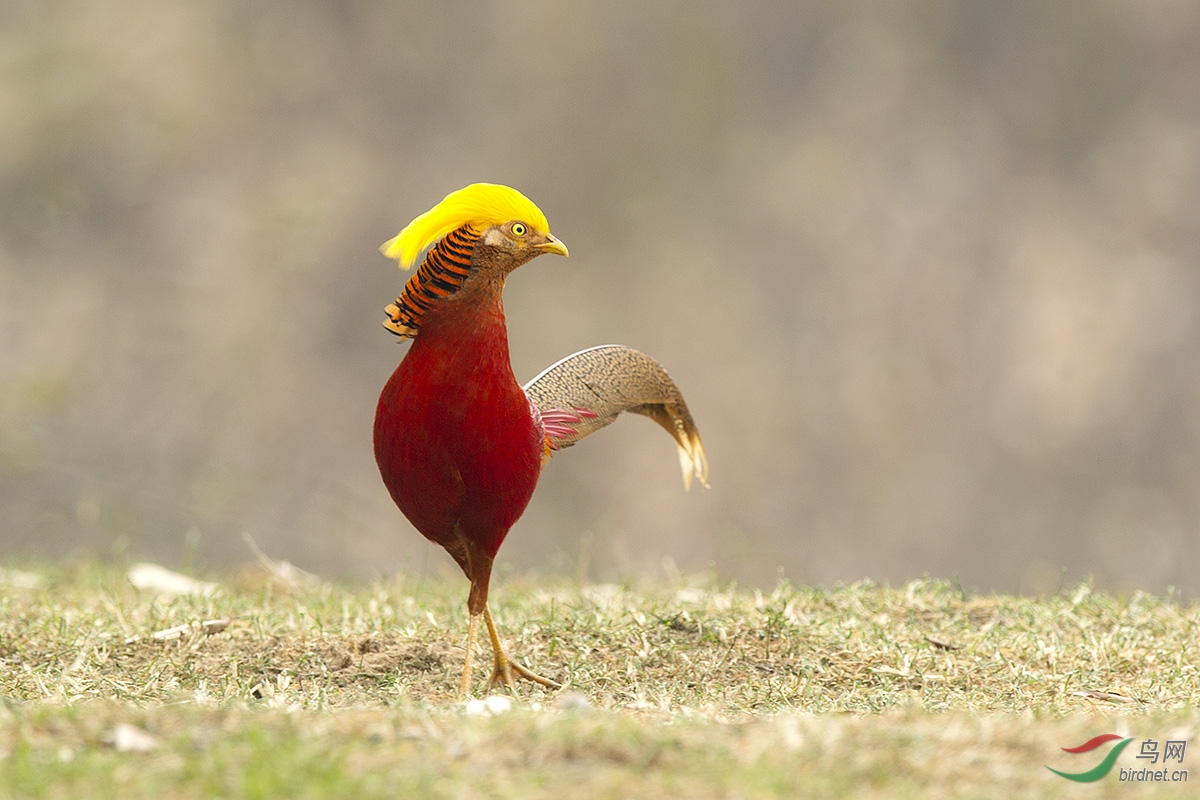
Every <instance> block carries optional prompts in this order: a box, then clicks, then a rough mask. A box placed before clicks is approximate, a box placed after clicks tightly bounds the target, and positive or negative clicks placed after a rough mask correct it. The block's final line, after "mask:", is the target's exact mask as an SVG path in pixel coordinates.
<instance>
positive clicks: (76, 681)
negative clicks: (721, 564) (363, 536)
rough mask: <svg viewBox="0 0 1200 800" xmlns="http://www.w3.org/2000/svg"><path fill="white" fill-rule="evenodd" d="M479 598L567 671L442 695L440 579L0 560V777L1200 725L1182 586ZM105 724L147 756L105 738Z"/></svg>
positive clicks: (228, 777)
mask: <svg viewBox="0 0 1200 800" xmlns="http://www.w3.org/2000/svg"><path fill="white" fill-rule="evenodd" d="M497 589H498V591H497V592H496V593H495V599H494V603H495V605H494V607H493V610H494V612H495V613H496V615H497V618H498V621H499V623H500V625H501V628H502V632H503V634H504V635H505V638H506V640H507V641H508V643H509V644H510V646H511V649H512V651H513V652H514V653H516V654H519V655H520V657H521V658H523V659H524V660H525V661H526V662H527V663H528V664H530V665H531V666H533V667H534V668H535V669H538V670H540V671H542V672H543V674H546V675H548V676H550V677H555V678H558V679H560V680H564V681H565V682H567V683H568V684H569V688H568V690H566V691H564V692H562V693H552V692H546V691H544V690H542V689H540V688H538V687H534V686H522V687H521V688H520V689H519V691H518V692H517V697H515V698H504V699H503V700H499V701H493V702H492V703H491V705H490V706H489V705H485V704H482V703H478V702H476V703H475V704H472V705H464V704H463V703H460V702H457V701H456V700H455V698H454V696H453V693H454V691H455V688H456V686H457V679H458V674H459V670H460V667H461V653H462V650H461V640H462V638H463V635H464V631H465V613H464V612H465V609H464V602H463V600H464V595H465V588H464V585H463V582H462V581H461V580H445V581H441V580H439V581H432V582H420V583H416V582H413V581H411V580H408V581H406V580H403V579H398V580H396V581H393V582H388V583H378V584H374V585H369V586H339V585H334V584H329V583H315V584H306V583H304V582H300V581H294V582H280V581H278V580H275V579H273V578H270V577H268V576H265V575H263V574H261V573H257V572H249V573H245V574H243V575H240V576H238V577H236V578H233V579H231V580H229V581H225V582H220V583H219V586H218V588H217V590H216V591H215V592H213V593H212V594H209V595H195V594H193V595H181V596H176V597H174V598H164V597H162V596H155V595H151V594H147V593H145V592H139V591H138V590H136V589H134V588H133V587H132V586H131V585H130V584H129V583H128V581H127V580H125V577H124V575H123V573H122V572H120V571H117V570H113V569H108V568H104V567H100V566H95V565H91V566H85V567H79V568H75V569H72V570H67V571H62V570H57V571H56V570H36V571H34V572H14V571H7V572H3V571H0V694H2V696H3V698H4V700H5V705H4V706H3V707H0V797H6V796H61V795H70V794H71V793H72V792H78V791H80V790H82V789H84V788H86V789H87V790H88V792H87V793H88V794H89V795H91V796H98V797H109V796H112V797H115V796H122V797H129V796H132V797H138V796H147V797H149V796H164V795H166V796H180V797H202V796H206V795H210V794H220V795H223V796H264V797H265V796H294V797H338V796H356V797H371V796H380V797H383V796H395V795H396V794H397V791H396V789H397V787H398V786H401V787H404V788H405V790H406V793H408V794H415V795H417V796H422V795H424V796H459V795H463V794H468V793H474V794H480V793H482V794H485V795H492V796H508V795H509V794H513V793H516V792H517V791H518V790H520V791H522V792H523V793H524V794H525V795H527V796H530V797H537V796H549V795H553V794H561V793H562V792H564V791H568V790H571V789H573V788H578V786H579V785H580V782H581V781H587V783H588V785H589V786H590V787H591V788H592V789H593V790H594V791H592V792H591V793H592V794H594V795H597V796H608V795H611V796H614V797H616V796H628V795H630V794H641V795H647V796H649V795H654V796H688V797H724V796H738V797H775V796H781V797H782V796H791V795H794V794H796V793H798V792H799V791H800V790H801V788H802V789H803V793H804V794H808V795H811V796H828V797H841V796H856V797H862V796H872V794H873V793H874V794H875V795H877V796H880V797H892V796H914V797H917V796H920V797H935V796H947V797H957V796H964V794H965V795H966V796H979V797H992V796H995V797H1010V796H1030V795H1031V794H1040V793H1044V794H1046V796H1058V794H1059V793H1063V792H1068V791H1069V790H1071V789H1072V788H1073V784H1068V782H1066V781H1063V780H1062V779H1060V778H1056V777H1055V776H1053V775H1050V774H1049V773H1048V772H1047V771H1046V770H1044V769H1043V768H1042V765H1043V764H1045V763H1056V764H1058V765H1060V766H1061V765H1062V764H1063V763H1065V762H1063V761H1061V760H1058V761H1055V759H1060V758H1061V754H1060V752H1059V751H1058V749H1057V748H1058V747H1061V746H1066V745H1073V744H1078V743H1079V742H1082V741H1084V740H1085V739H1087V738H1090V737H1091V736H1093V735H1095V734H1096V733H1100V732H1107V731H1108V730H1111V729H1118V730H1121V731H1122V732H1129V733H1128V735H1131V736H1140V737H1142V738H1151V737H1155V738H1165V737H1167V736H1168V734H1169V735H1171V736H1174V737H1176V738H1179V737H1182V738H1188V737H1189V736H1190V737H1193V738H1196V732H1197V730H1200V714H1198V713H1197V710H1196V706H1197V700H1198V699H1200V675H1198V674H1197V666H1196V665H1197V663H1198V662H1200V658H1198V656H1200V636H1197V627H1198V625H1197V623H1198V622H1200V607H1197V606H1195V605H1189V606H1183V605H1180V604H1178V603H1175V602H1173V601H1170V600H1162V599H1157V598H1153V597H1149V596H1146V595H1134V596H1132V597H1127V598H1119V597H1114V596H1112V595H1107V594H1103V593H1098V592H1093V591H1091V589H1090V588H1089V587H1088V586H1086V585H1084V586H1079V587H1076V588H1073V589H1071V590H1069V591H1067V592H1065V593H1063V594H1060V595H1057V596H1054V597H1049V598H1039V599H1029V598H1018V597H1007V596H986V595H973V594H967V593H964V592H962V591H960V590H958V589H956V588H954V587H952V586H950V585H948V584H946V583H941V582H934V581H919V582H914V583H911V584H909V585H907V586H905V587H903V588H900V589H891V588H886V587H881V586H877V585H874V584H871V583H858V584H854V585H850V586H843V587H838V588H836V589H833V590H829V591H825V590H816V589H808V588H800V587H793V586H791V585H788V584H781V585H780V586H778V587H777V588H776V589H775V590H774V591H772V592H770V593H760V592H755V591H740V590H737V589H736V588H733V587H721V586H718V585H716V584H715V583H713V582H711V581H705V580H693V581H676V582H674V584H673V585H670V586H663V585H656V586H636V587H631V586H615V585H603V586H584V587H579V586H575V585H571V584H566V583H561V582H560V583H533V582H524V581H514V580H504V581H502V582H500V584H499V585H498V586H497ZM226 619H227V620H229V624H228V625H227V626H224V627H223V628H222V626H221V625H215V626H210V630H211V629H214V628H222V629H221V630H220V631H219V632H215V633H211V634H209V633H207V632H206V630H205V629H204V627H203V625H202V623H203V622H204V621H205V620H226ZM180 626H184V627H182V628H181V627H180ZM171 629H175V630H176V632H177V635H176V636H175V638H171V639H167V640H162V639H161V638H155V635H154V634H155V633H156V632H161V631H167V630H171ZM485 658H486V653H484V652H480V653H479V673H480V676H481V677H480V680H482V679H483V678H484V677H486V675H487V674H488V669H487V663H486V660H485ZM481 693H482V685H479V686H477V694H481ZM838 712H841V713H838ZM931 712H936V713H931ZM122 722H125V723H131V724H133V725H135V726H137V727H138V728H139V729H141V730H144V731H147V732H149V733H150V734H151V735H152V736H153V737H154V738H155V740H156V742H157V746H156V747H154V749H153V751H152V752H149V753H121V752H115V748H113V747H110V746H106V745H105V742H106V741H110V743H111V737H112V736H113V732H114V730H115V729H116V727H117V726H118V724H119V723H122ZM1192 747H1193V748H1194V751H1195V750H1200V743H1196V744H1194V745H1192ZM1122 758H1123V761H1122V762H1120V763H1122V764H1124V763H1125V761H1128V762H1129V763H1128V764H1127V766H1132V765H1134V764H1135V758H1134V749H1132V748H1131V749H1130V750H1129V752H1128V754H1127V755H1126V756H1123V757H1122ZM1187 760H1188V761H1189V762H1193V763H1200V759H1197V758H1196V756H1195V755H1194V754H1193V755H1192V756H1190V757H1189V758H1188V759H1187ZM1080 764H1082V757H1080ZM1075 766H1078V765H1076V764H1075V763H1074V762H1071V763H1069V764H1068V765H1067V767H1065V768H1068V769H1070V768H1074V767H1075ZM1084 766H1091V764H1087V765H1084ZM1137 766H1142V764H1137ZM1184 766H1185V767H1188V766H1189V764H1186V763H1185V764H1184ZM1193 771H1194V772H1197V773H1198V774H1197V776H1196V781H1195V782H1194V783H1193V785H1196V782H1200V770H1196V769H1193ZM100 775H103V776H104V777H103V778H100V777H98V776H100ZM4 787H19V788H18V789H16V790H13V789H7V790H6V789H5V788H4ZM1092 788H1094V789H1095V790H1096V791H1094V792H1093V793H1092V794H1090V795H1089V796H1100V797H1104V796H1108V795H1107V794H1105V792H1118V793H1119V791H1120V790H1122V789H1124V788H1127V787H1124V786H1122V785H1120V784H1118V783H1117V781H1116V779H1115V775H1110V777H1109V779H1107V780H1106V781H1105V782H1104V783H1103V785H1101V784H1096V785H1094V786H1093V787H1092ZM1174 789H1175V796H1177V792H1178V787H1174ZM6 791H10V792H14V793H12V794H7V795H6V794H5V792H6ZM1141 791H1142V792H1143V794H1144V793H1145V792H1146V791H1150V792H1153V788H1152V787H1143V788H1142V790H1141ZM1163 791H1166V790H1165V789H1164V790H1163ZM1062 796H1067V794H1062ZM1112 796H1117V795H1116V794H1112ZM1164 796H1167V795H1164Z"/></svg>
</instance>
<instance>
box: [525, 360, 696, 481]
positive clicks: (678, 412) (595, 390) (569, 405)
mask: <svg viewBox="0 0 1200 800" xmlns="http://www.w3.org/2000/svg"><path fill="white" fill-rule="evenodd" d="M525 393H526V394H527V395H528V396H529V399H530V401H531V402H532V403H533V404H534V405H535V406H536V407H537V409H538V411H540V412H541V414H542V418H543V420H544V422H545V423H546V443H547V446H548V449H549V450H558V449H561V448H563V447H570V446H571V445H573V444H574V443H575V442H577V441H579V440H580V439H582V438H584V437H585V436H588V435H589V434H591V433H593V432H594V431H598V430H600V429H601V428H603V427H604V426H605V425H608V424H610V423H611V422H612V421H613V420H615V419H616V418H617V416H618V415H619V414H620V413H621V412H622V411H630V412H632V413H634V414H641V415H643V416H646V417H649V418H650V419H652V420H654V421H655V422H657V423H658V424H659V425H661V426H662V427H663V428H664V429H665V430H666V431H667V432H668V433H670V434H671V436H672V437H673V438H674V439H675V443H676V445H677V447H678V450H679V466H680V468H681V469H682V471H683V485H684V488H685V489H686V488H691V484H692V477H693V476H695V477H696V479H697V480H699V481H700V483H702V484H703V485H704V486H708V459H707V457H706V456H705V455H704V445H703V444H702V443H701V441H700V431H699V430H697V429H696V423H695V422H694V421H693V420H692V415H691V413H690V412H689V411H688V407H687V403H685V402H684V400H683V393H682V392H680V391H679V387H677V386H676V385H675V382H674V381H673V380H671V376H670V375H668V374H667V371H666V370H665V369H663V367H662V365H661V364H659V363H658V362H657V361H655V360H654V359H653V358H651V357H650V356H648V355H646V354H645V353H641V352H638V351H637V350H633V349H631V348H629V347H624V346H622V345H614V344H607V345H601V346H599V347H592V348H589V349H587V350H581V351H580V352H578V353H575V354H574V355H571V356H567V357H566V358H564V359H563V360H562V361H559V362H558V363H557V364H554V365H553V366H551V367H548V368H547V369H546V370H544V371H543V372H542V373H541V374H540V375H538V376H537V377H536V378H534V379H533V380H531V381H530V382H529V383H528V384H526V386H525Z"/></svg>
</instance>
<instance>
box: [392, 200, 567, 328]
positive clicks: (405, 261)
mask: <svg viewBox="0 0 1200 800" xmlns="http://www.w3.org/2000/svg"><path fill="white" fill-rule="evenodd" d="M431 246H432V247H433V249H432V250H430V252H429V255H428V256H427V257H426V259H425V263H424V264H422V265H421V268H420V269H419V270H417V273H416V274H415V275H413V277H412V278H410V279H409V281H408V283H407V284H406V285H405V287H404V292H403V293H402V294H401V295H400V296H399V297H397V298H396V302H395V303H393V304H392V305H389V306H388V307H387V309H386V310H387V314H388V319H387V320H385V321H384V323H383V325H384V327H385V328H387V329H388V330H390V331H392V332H393V333H395V334H397V335H398V336H402V337H406V338H411V337H413V336H415V335H416V331H417V327H418V326H419V325H420V322H421V316H422V315H423V314H424V312H425V310H426V309H428V308H429V307H430V305H431V304H432V303H436V302H438V301H439V300H440V299H443V298H445V297H447V296H448V295H450V294H454V293H456V292H457V291H458V290H459V289H460V288H462V287H463V286H465V285H467V284H468V283H469V282H472V281H496V280H499V281H500V282H503V279H504V278H505V277H506V276H507V275H508V273H510V272H512V271H513V270H514V269H516V268H517V267H519V266H521V265H522V264H525V263H527V262H528V261H530V260H532V259H533V258H536V257H537V256H540V255H541V254H542V253H557V254H558V255H560V256H565V255H567V246H566V245H565V244H563V243H562V241H561V240H559V239H557V238H555V236H554V234H552V233H550V224H549V223H548V222H547V221H546V215H545V214H543V213H542V211H541V209H539V208H538V207H537V206H536V205H534V204H533V201H531V200H530V199H529V198H527V197H526V196H525V195H523V194H521V193H520V192H518V191H517V190H516V189H513V188H510V187H508V186H501V185H499V184H494V183H473V184H471V185H470V186H467V187H466V188H463V189H459V190H458V191H457V192H451V193H450V194H448V195H446V197H445V198H444V199H443V200H442V202H440V203H438V204H437V205H436V206H434V207H433V208H431V209H429V210H428V211H426V212H425V213H424V214H422V215H421V216H419V217H417V218H416V219H414V220H413V221H412V222H410V223H408V225H406V226H405V228H404V230H402V231H400V233H399V234H397V235H396V236H395V237H394V238H392V239H389V240H388V241H387V242H384V244H383V245H382V246H381V247H380V248H379V249H380V250H381V251H382V252H383V254H384V255H385V256H387V257H388V258H394V259H396V261H397V262H398V263H399V264H400V267H401V268H402V269H411V268H412V266H413V265H414V264H415V263H416V262H417V259H418V258H419V257H420V255H421V253H422V252H423V251H425V250H426V249H428V248H430V247H431Z"/></svg>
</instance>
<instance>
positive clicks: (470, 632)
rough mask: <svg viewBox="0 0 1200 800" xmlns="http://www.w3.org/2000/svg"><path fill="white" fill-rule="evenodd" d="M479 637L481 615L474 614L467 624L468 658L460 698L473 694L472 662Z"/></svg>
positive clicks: (465, 662)
mask: <svg viewBox="0 0 1200 800" xmlns="http://www.w3.org/2000/svg"><path fill="white" fill-rule="evenodd" d="M478 635H479V615H478V614H472V615H471V621H470V622H469V623H468V624H467V658H466V661H464V662H463V671H462V683H460V684H459V685H458V696H459V697H466V696H467V695H468V694H470V692H471V662H472V661H473V660H474V659H475V637H476V636H478Z"/></svg>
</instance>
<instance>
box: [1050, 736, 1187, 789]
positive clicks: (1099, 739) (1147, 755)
mask: <svg viewBox="0 0 1200 800" xmlns="http://www.w3.org/2000/svg"><path fill="white" fill-rule="evenodd" d="M1132 741H1133V737H1129V738H1124V737H1121V736H1118V735H1117V734H1115V733H1103V734H1101V735H1099V736H1096V737H1093V738H1091V739H1088V740H1087V741H1086V742H1084V743H1083V744H1081V745H1078V746H1076V747H1064V748H1063V751H1064V752H1067V753H1076V754H1077V753H1090V752H1092V751H1093V750H1095V749H1097V748H1099V747H1103V746H1104V745H1106V744H1108V743H1109V742H1116V744H1115V745H1113V747H1112V749H1110V750H1109V751H1108V755H1106V756H1105V757H1104V758H1103V759H1102V760H1101V761H1100V763H1099V764H1097V765H1096V766H1094V767H1092V768H1091V769H1089V770H1085V771H1083V772H1063V771H1061V770H1057V769H1055V768H1054V767H1051V766H1049V765H1047V766H1046V769H1048V770H1050V771H1051V772H1053V773H1054V774H1055V775H1058V776H1061V777H1063V778H1066V779H1067V780H1069V781H1075V782H1076V783H1092V782H1093V781H1098V780H1100V779H1101V778H1103V777H1104V776H1105V775H1107V774H1108V773H1109V772H1110V771H1112V768H1113V764H1114V763H1116V760H1117V757H1118V756H1120V755H1121V751H1122V750H1124V749H1125V748H1126V746H1128V745H1129V743H1130V742H1132ZM1159 744H1160V743H1159V742H1158V740H1156V739H1146V740H1144V741H1143V742H1142V748H1141V752H1140V753H1138V756H1137V757H1138V758H1139V759H1146V760H1147V761H1149V762H1150V764H1151V765H1157V764H1158V762H1159V759H1160V758H1161V759H1162V768H1161V769H1151V768H1149V767H1142V768H1140V769H1131V768H1129V767H1121V771H1120V773H1119V774H1118V780H1121V781H1136V782H1142V781H1169V782H1181V781H1186V780H1187V779H1188V771H1187V770H1186V769H1168V768H1167V766H1166V765H1167V762H1168V761H1178V762H1179V763H1180V764H1182V763H1183V756H1184V753H1186V752H1187V740H1186V739H1168V740H1167V741H1166V742H1163V743H1162V745H1163V746H1162V748H1161V749H1160V748H1159Z"/></svg>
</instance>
